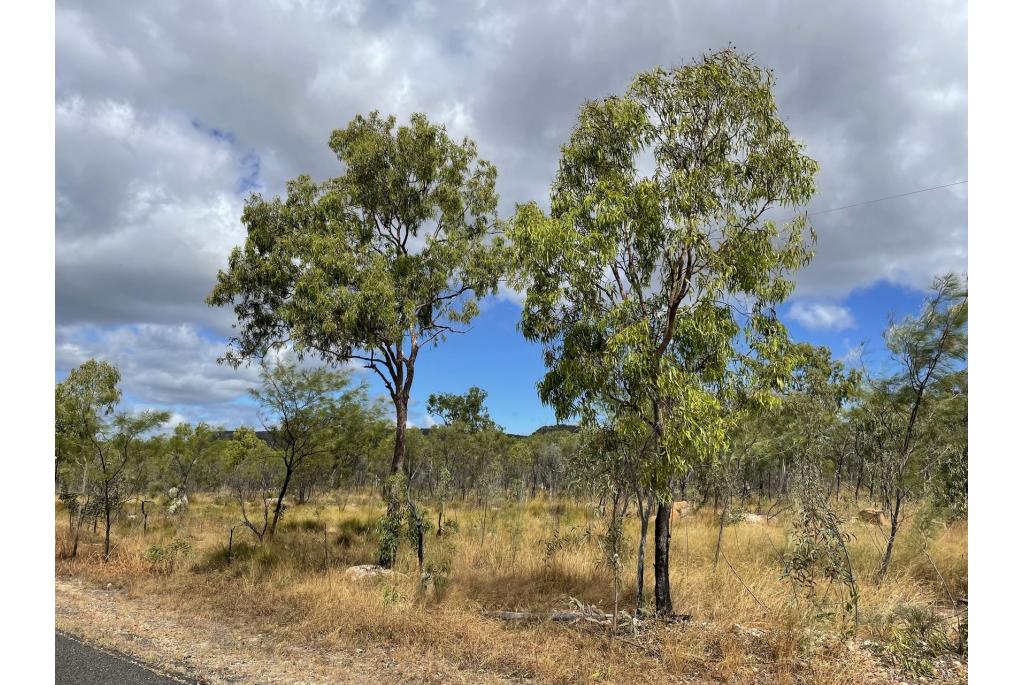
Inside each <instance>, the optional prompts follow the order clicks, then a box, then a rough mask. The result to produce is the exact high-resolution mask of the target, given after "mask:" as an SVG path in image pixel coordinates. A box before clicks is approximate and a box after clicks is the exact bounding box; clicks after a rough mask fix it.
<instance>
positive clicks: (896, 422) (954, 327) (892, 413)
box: [877, 274, 967, 580]
mask: <svg viewBox="0 0 1024 685" xmlns="http://www.w3.org/2000/svg"><path fill="white" fill-rule="evenodd" d="M886 345H887V346H888V348H889V351H890V352H891V353H892V356H893V359H894V360H895V361H896V363H897V364H898V367H899V370H898V371H897V373H896V374H895V375H893V376H892V377H891V378H888V379H886V380H885V382H884V383H882V384H880V385H879V387H878V388H877V393H878V394H879V396H880V397H881V398H882V399H883V400H884V403H883V404H881V405H880V407H879V409H880V411H882V412H884V416H883V420H882V421H881V422H880V423H881V425H883V426H884V427H885V429H886V431H887V433H886V434H887V436H888V438H889V440H888V444H887V447H886V448H884V449H882V450H880V455H881V459H882V463H881V468H880V476H881V481H882V482H881V495H882V507H883V509H884V510H885V513H886V515H887V516H888V518H889V535H888V541H887V542H886V546H885V552H884V553H883V555H882V562H881V565H880V567H879V569H878V577H879V580H884V579H885V576H886V574H887V573H888V570H889V564H890V562H891V560H892V551H893V547H894V545H895V544H896V536H897V534H898V532H899V528H900V525H901V524H902V523H903V521H904V520H905V518H906V502H907V499H908V497H909V496H910V495H912V494H913V492H914V490H915V488H916V486H917V485H919V484H921V482H922V475H923V473H924V472H925V471H926V466H927V464H928V461H929V457H930V455H929V454H928V441H927V440H925V439H923V438H924V437H925V433H924V431H922V430H921V429H922V424H923V423H924V421H922V419H923V417H925V416H926V415H927V413H928V412H929V411H931V410H933V408H934V404H935V396H934V393H933V392H932V391H933V390H934V389H935V388H936V386H937V385H939V384H941V383H943V381H945V380H947V379H949V380H952V378H951V377H952V376H953V375H954V374H958V373H960V372H962V370H963V364H964V363H965V362H966V360H967V287H966V285H964V284H963V283H962V282H961V280H960V279H959V278H957V277H956V276H955V275H953V274H947V275H945V276H942V277H939V278H937V279H935V281H934V283H933V284H932V293H931V295H930V296H929V297H928V298H927V299H926V300H925V303H924V307H923V308H922V310H921V312H920V314H918V315H917V316H909V317H907V318H905V319H904V320H902V321H900V322H894V323H893V325H892V326H890V327H889V329H888V330H887V331H886ZM964 428H965V429H966V422H965V423H964ZM963 449H966V443H964V447H963Z"/></svg>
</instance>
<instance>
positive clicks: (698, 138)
mask: <svg viewBox="0 0 1024 685" xmlns="http://www.w3.org/2000/svg"><path fill="white" fill-rule="evenodd" d="M773 85H774V81H773V77H772V75H771V74H770V73H769V72H765V71H764V70H762V69H761V68H760V67H758V66H757V65H756V64H754V62H753V60H752V59H751V58H749V57H747V56H744V55H740V54H738V53H736V52H734V51H732V50H724V51H721V52H717V53H713V54H709V55H706V56H705V57H704V58H702V59H700V60H697V61H696V62H694V63H692V64H689V65H686V66H682V67H679V68H675V69H672V70H664V69H656V70H654V71H651V72H648V73H644V74H640V75H639V76H637V77H636V78H635V79H634V81H633V83H632V84H631V86H630V87H629V89H628V90H627V92H626V93H625V95H623V96H612V97H608V98H605V99H603V100H599V101H592V102H588V103H587V104H585V105H584V106H583V108H582V109H581V111H580V115H579V122H578V124H577V126H576V128H575V130H574V131H573V132H572V134H571V136H570V139H569V142H568V143H567V144H566V145H564V146H563V148H562V160H561V162H560V164H559V168H558V173H557V175H556V177H555V180H554V183H553V184H552V193H551V213H550V215H546V214H545V213H544V212H543V211H542V210H541V209H540V207H539V206H537V205H536V204H533V203H531V204H527V205H521V206H519V207H518V208H517V212H516V216H515V220H514V222H513V225H512V227H511V229H510V236H511V237H512V239H513V242H514V244H515V247H516V250H517V252H516V262H517V263H518V264H520V265H521V266H522V271H521V273H520V274H519V276H518V283H519V284H520V285H521V286H525V288H526V291H527V294H526V301H525V304H524V308H523V316H522V322H521V328H522V331H523V333H524V335H525V336H526V337H527V338H528V339H529V340H531V341H536V342H540V343H542V344H543V345H544V362H545V365H546V366H547V373H546V375H545V377H544V379H543V381H542V382H541V384H540V395H541V398H542V399H543V400H544V401H545V402H546V403H548V404H550V405H551V406H553V407H554V409H555V414H556V416H557V417H558V418H559V419H560V420H562V419H567V418H569V417H571V416H573V415H576V414H579V415H581V416H582V417H583V419H584V420H585V421H588V420H589V421H592V420H594V419H596V416H597V413H598V411H599V408H600V407H606V408H607V409H608V411H610V412H615V413H618V412H623V411H628V412H630V413H632V414H634V415H635V416H636V417H637V418H638V419H640V420H641V421H642V422H643V423H645V424H647V426H648V430H653V431H655V432H656V433H657V434H658V435H659V442H658V445H657V447H658V450H657V451H656V455H657V456H656V458H654V459H651V460H648V462H647V468H648V470H649V471H650V473H649V478H648V480H650V481H651V482H652V483H655V484H657V485H659V486H660V487H659V489H660V490H667V483H668V480H669V478H670V477H671V476H672V475H673V474H677V473H680V472H681V471H683V470H685V469H686V468H687V466H688V465H689V464H691V463H692V462H693V461H695V460H701V459H711V458H714V457H716V456H717V455H718V454H719V453H720V452H721V451H722V449H723V447H724V446H725V445H726V443H727V432H728V419H727V416H726V414H725V412H724V410H723V404H722V397H721V395H720V391H721V390H722V389H723V388H726V387H728V384H727V383H724V381H725V379H726V378H727V377H728V376H729V374H730V373H732V372H733V371H734V370H735V369H736V368H737V366H739V365H742V364H744V363H746V362H747V360H749V359H751V358H753V357H758V358H760V359H761V360H762V366H763V368H764V373H763V375H764V376H765V377H768V378H771V379H772V380H776V379H781V378H785V377H786V375H787V374H788V371H789V368H790V366H791V364H792V360H791V359H790V358H789V355H787V346H786V345H785V341H786V332H785V329H784V327H783V326H782V324H781V323H780V322H779V320H778V318H777V316H776V315H775V307H776V305H777V304H778V303H779V302H781V301H782V300H783V299H784V298H785V297H786V296H787V295H788V294H789V293H790V291H791V290H792V283H791V282H790V281H788V280H786V278H785V277H784V276H785V274H786V272H787V271H789V270H792V269H795V268H797V267H799V266H801V265H803V264H805V263H806V262H807V260H808V259H809V258H810V255H811V252H810V250H809V248H808V245H807V242H806V233H807V230H806V229H807V225H806V219H805V217H802V216H801V217H797V218H795V219H793V220H792V221H791V222H789V223H786V224H782V225H780V224H778V223H776V222H774V221H770V220H762V217H763V215H764V213H765V212H766V211H767V210H768V209H770V208H772V207H798V206H800V205H803V204H804V203H806V202H807V201H808V200H809V199H810V197H811V195H812V194H813V192H814V181H813V179H814V175H815V173H816V171H817V164H816V163H815V162H814V161H813V160H811V159H809V158H808V157H806V156H805V155H804V154H803V153H802V148H801V146H800V145H799V144H798V143H797V142H795V141H794V140H793V139H792V138H791V137H790V134H789V131H788V130H787V129H786V126H785V124H784V123H783V121H782V119H781V117H780V116H779V115H778V112H777V111H776V107H775V102H774V97H773V95H772V87H773ZM651 159H653V170H648V169H647V168H646V165H647V163H648V161H649V160H651ZM741 334H742V337H743V339H744V341H745V344H744V345H743V346H742V348H741V347H740V346H738V345H737V344H736V343H737V337H738V336H740V335H741ZM666 495H667V493H666Z"/></svg>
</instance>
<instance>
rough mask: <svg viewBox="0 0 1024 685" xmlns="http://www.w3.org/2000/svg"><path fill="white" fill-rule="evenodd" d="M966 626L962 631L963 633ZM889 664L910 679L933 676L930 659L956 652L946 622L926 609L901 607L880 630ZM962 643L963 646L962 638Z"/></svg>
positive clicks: (910, 606) (956, 648) (911, 606)
mask: <svg viewBox="0 0 1024 685" xmlns="http://www.w3.org/2000/svg"><path fill="white" fill-rule="evenodd" d="M966 629H967V628H966V623H964V624H962V630H964V631H965V632H966ZM879 633H880V637H881V639H882V640H883V642H884V644H885V647H886V652H887V653H888V655H889V657H890V658H891V659H892V661H893V662H894V663H895V664H896V665H897V666H899V667H900V668H902V669H903V670H904V671H906V672H907V673H909V674H911V675H913V676H918V677H920V676H924V677H928V676H932V675H934V674H935V667H934V666H933V664H932V659H934V658H936V657H941V656H947V655H952V654H957V653H958V646H957V645H958V642H957V641H956V640H954V639H952V638H951V636H950V633H949V629H948V625H947V622H946V621H944V620H943V618H942V617H941V616H938V615H937V614H936V613H935V612H934V611H932V610H931V609H929V608H927V607H922V606H916V605H907V604H905V605H900V606H899V607H897V609H896V610H895V611H893V612H892V614H891V615H890V616H888V617H887V618H886V620H885V622H884V624H883V625H882V626H881V628H880V629H879ZM962 644H964V645H966V644H967V640H966V636H964V640H963V642H962Z"/></svg>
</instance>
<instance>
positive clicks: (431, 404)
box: [427, 385, 495, 431]
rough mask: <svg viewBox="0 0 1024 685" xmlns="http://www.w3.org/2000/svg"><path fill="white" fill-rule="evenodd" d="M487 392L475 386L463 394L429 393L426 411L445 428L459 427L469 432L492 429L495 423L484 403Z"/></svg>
mask: <svg viewBox="0 0 1024 685" xmlns="http://www.w3.org/2000/svg"><path fill="white" fill-rule="evenodd" d="M486 400H487V391H486V390H481V389H480V388H478V387H476V386H475V385H474V386H473V387H471V388H470V389H469V390H467V391H466V393H465V394H462V395H459V394H456V393H450V392H442V393H431V395H430V397H429V398H427V411H428V412H429V413H430V414H433V415H434V416H437V417H438V418H440V419H441V420H442V421H443V422H444V424H445V425H446V426H459V427H462V428H465V429H468V430H470V431H478V430H483V429H485V428H494V427H495V423H494V421H493V420H492V419H491V415H490V413H489V412H488V411H487V407H486V406H485V405H484V402H485V401H486Z"/></svg>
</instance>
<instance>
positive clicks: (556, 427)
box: [533, 423, 580, 435]
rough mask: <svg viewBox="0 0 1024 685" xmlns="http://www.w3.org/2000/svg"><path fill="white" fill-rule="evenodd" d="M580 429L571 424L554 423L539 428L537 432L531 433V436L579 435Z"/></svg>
mask: <svg viewBox="0 0 1024 685" xmlns="http://www.w3.org/2000/svg"><path fill="white" fill-rule="evenodd" d="M579 432H580V427H579V426H577V425H575V424H571V423H555V424H552V425H550V426H541V427H540V428H538V429H537V430H535V431H533V435H543V434H544V433H579Z"/></svg>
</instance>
